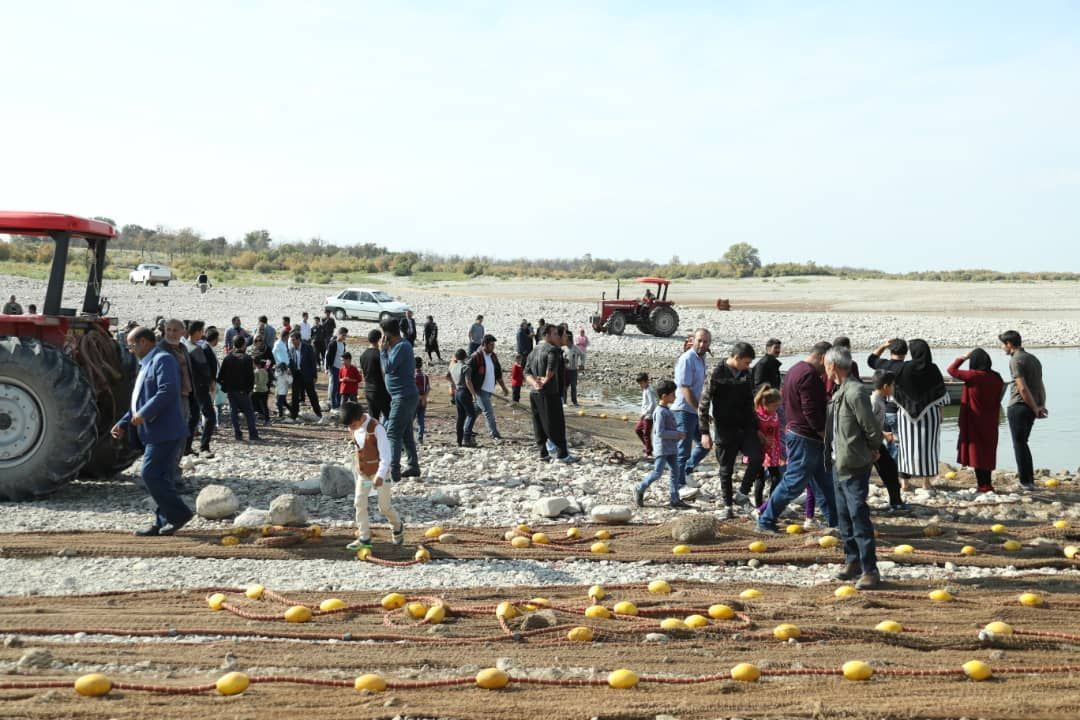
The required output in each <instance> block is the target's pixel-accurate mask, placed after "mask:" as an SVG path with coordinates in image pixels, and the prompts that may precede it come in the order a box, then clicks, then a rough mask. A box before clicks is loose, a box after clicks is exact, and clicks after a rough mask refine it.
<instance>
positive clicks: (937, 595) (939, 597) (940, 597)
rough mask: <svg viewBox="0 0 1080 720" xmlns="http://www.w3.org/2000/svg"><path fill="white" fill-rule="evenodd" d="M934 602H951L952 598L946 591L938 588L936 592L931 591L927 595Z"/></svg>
mask: <svg viewBox="0 0 1080 720" xmlns="http://www.w3.org/2000/svg"><path fill="white" fill-rule="evenodd" d="M927 597H929V598H930V599H931V600H933V601H934V602H952V600H953V596H952V593H950V592H949V591H948V590H944V589H942V588H938V589H937V590H931V591H930V593H929V594H928V595H927Z"/></svg>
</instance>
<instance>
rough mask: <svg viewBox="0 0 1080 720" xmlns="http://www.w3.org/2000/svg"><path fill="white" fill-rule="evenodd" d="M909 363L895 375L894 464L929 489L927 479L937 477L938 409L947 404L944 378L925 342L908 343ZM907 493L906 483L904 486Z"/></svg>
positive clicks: (913, 341) (939, 448)
mask: <svg viewBox="0 0 1080 720" xmlns="http://www.w3.org/2000/svg"><path fill="white" fill-rule="evenodd" d="M908 351H909V352H910V358H911V359H910V360H909V361H908V362H906V363H904V366H903V367H902V368H901V369H900V371H899V372H898V373H897V374H896V384H895V385H894V389H893V399H894V400H895V401H896V405H897V414H896V443H897V447H898V450H899V454H898V457H897V465H898V469H899V471H900V473H901V475H907V476H910V477H916V478H922V480H923V487H924V488H926V489H927V490H929V489H931V484H930V478H933V477H936V476H937V474H938V460H939V459H940V455H941V408H942V407H943V406H944V405H946V404H947V403H948V402H949V393H948V391H947V390H946V389H945V378H944V377H942V375H941V370H939V369H938V366H937V365H935V364H934V362H933V357H932V356H931V354H930V346H929V345H927V344H926V341H925V340H918V339H916V340H912V341H911V342H909V343H908ZM904 489H905V490H909V489H910V487H909V483H905V487H904Z"/></svg>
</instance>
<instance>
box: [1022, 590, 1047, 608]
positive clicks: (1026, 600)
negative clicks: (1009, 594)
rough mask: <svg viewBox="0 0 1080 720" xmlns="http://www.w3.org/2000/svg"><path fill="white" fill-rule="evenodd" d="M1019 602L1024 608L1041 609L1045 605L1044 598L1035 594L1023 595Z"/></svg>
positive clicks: (1027, 593)
mask: <svg viewBox="0 0 1080 720" xmlns="http://www.w3.org/2000/svg"><path fill="white" fill-rule="evenodd" d="M1017 600H1018V601H1019V602H1020V604H1021V605H1023V606H1024V607H1039V606H1040V605H1042V604H1043V599H1042V596H1041V595H1039V594H1038V593H1033V592H1026V593H1021V595H1020V597H1018V598H1017Z"/></svg>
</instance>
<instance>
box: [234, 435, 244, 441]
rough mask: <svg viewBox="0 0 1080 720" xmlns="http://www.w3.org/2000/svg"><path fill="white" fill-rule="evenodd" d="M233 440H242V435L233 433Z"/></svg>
mask: <svg viewBox="0 0 1080 720" xmlns="http://www.w3.org/2000/svg"><path fill="white" fill-rule="evenodd" d="M233 440H235V441H236V442H244V436H243V435H233Z"/></svg>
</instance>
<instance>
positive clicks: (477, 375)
mask: <svg viewBox="0 0 1080 720" xmlns="http://www.w3.org/2000/svg"><path fill="white" fill-rule="evenodd" d="M469 380H470V381H471V386H470V388H471V389H473V390H475V393H476V397H475V400H476V403H477V404H478V405H479V406H480V409H481V410H483V411H484V419H486V420H487V426H488V431H489V432H491V437H492V438H493V439H495V440H502V435H500V434H499V427H498V424H497V423H496V422H495V408H494V407H493V406H492V405H491V396H492V394H494V392H495V385H498V386H499V387H501V388H502V392H503V395H507V394H508V393H509V391H508V390H507V389H506V383H505V382H503V371H502V365H500V364H499V356H498V355H496V354H495V336H494V335H485V336H484V342H483V344H482V345H481V346H480V349H479V350H477V351H476V352H475V353H473V354H472V357H470V358H469Z"/></svg>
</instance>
